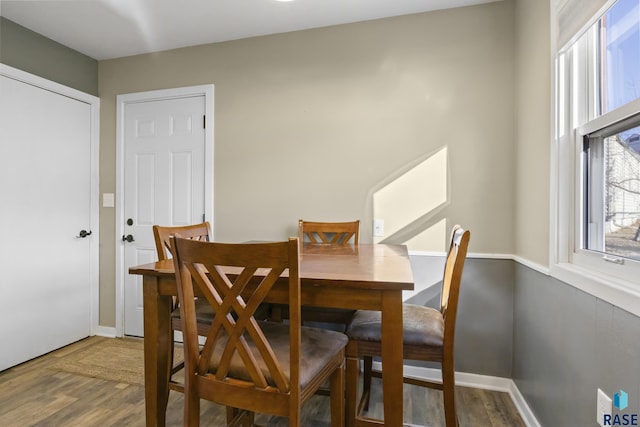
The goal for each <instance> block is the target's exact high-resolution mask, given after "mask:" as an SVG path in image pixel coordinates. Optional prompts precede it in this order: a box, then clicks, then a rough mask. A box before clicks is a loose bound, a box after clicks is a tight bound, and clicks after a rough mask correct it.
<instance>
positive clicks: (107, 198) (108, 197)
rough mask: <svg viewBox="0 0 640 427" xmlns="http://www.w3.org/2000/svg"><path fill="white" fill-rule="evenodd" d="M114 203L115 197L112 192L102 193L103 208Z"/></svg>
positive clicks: (109, 206) (112, 205) (110, 206)
mask: <svg viewBox="0 0 640 427" xmlns="http://www.w3.org/2000/svg"><path fill="white" fill-rule="evenodd" d="M115 205H116V202H115V197H114V194H113V193H103V194H102V207H104V208H112V207H114V206H115Z"/></svg>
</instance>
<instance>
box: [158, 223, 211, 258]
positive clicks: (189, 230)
mask: <svg viewBox="0 0 640 427" xmlns="http://www.w3.org/2000/svg"><path fill="white" fill-rule="evenodd" d="M176 233H177V234H179V235H180V237H182V238H185V239H193V240H204V241H209V236H210V235H211V227H210V226H209V223H208V222H207V221H205V222H203V223H200V224H193V225H182V226H175V227H165V226H161V225H154V226H153V237H154V238H155V241H156V252H157V253H158V261H163V260H165V259H169V258H170V255H171V247H170V243H169V238H171V237H172V236H174V235H175V234H176Z"/></svg>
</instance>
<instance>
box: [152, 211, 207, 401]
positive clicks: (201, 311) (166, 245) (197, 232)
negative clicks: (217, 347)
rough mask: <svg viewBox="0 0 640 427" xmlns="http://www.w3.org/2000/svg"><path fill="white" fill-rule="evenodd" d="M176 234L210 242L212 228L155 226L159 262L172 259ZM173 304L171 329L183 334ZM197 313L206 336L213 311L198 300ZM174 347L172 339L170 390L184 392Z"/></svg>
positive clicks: (200, 226) (180, 321)
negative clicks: (173, 239) (172, 248)
mask: <svg viewBox="0 0 640 427" xmlns="http://www.w3.org/2000/svg"><path fill="white" fill-rule="evenodd" d="M176 233H177V234H179V235H180V236H181V237H183V238H188V239H193V240H199V241H209V236H210V235H211V227H210V226H209V223H208V222H203V223H201V224H193V225H184V226H174V227H169V226H160V225H154V226H153V237H154V239H155V243H156V252H157V254H158V260H159V261H163V260H165V259H169V258H170V256H171V254H172V252H171V243H170V241H169V239H170V238H171V237H172V236H174V235H175V234H176ZM173 304H174V306H173V310H172V312H171V329H172V330H173V331H180V332H182V320H181V319H180V309H179V308H178V304H177V299H174V302H173ZM196 313H197V318H198V323H197V324H198V333H199V334H200V335H206V334H207V331H208V330H209V327H210V326H211V322H212V321H213V310H212V309H211V306H210V305H209V304H208V303H207V302H206V301H205V300H202V299H198V300H197V301H196ZM174 347H175V342H174V340H173V337H172V340H171V355H170V359H169V360H171V366H172V367H171V373H170V375H169V389H171V390H176V391H179V392H184V384H183V383H181V382H179V381H177V380H175V379H174V378H173V377H174V375H175V374H176V373H177V372H178V371H180V370H181V369H183V368H184V362H179V363H176V364H173V359H174Z"/></svg>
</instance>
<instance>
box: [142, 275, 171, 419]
mask: <svg viewBox="0 0 640 427" xmlns="http://www.w3.org/2000/svg"><path fill="white" fill-rule="evenodd" d="M158 282H159V278H158V277H154V276H144V278H143V280H142V294H143V308H144V397H145V411H146V422H147V424H146V425H147V426H148V427H164V425H165V414H166V409H167V401H168V399H169V374H170V371H171V366H170V360H171V359H170V358H169V352H170V351H171V340H172V339H173V337H172V333H173V332H172V331H171V303H172V298H171V296H162V295H160V294H159V293H158V284H159V283H158Z"/></svg>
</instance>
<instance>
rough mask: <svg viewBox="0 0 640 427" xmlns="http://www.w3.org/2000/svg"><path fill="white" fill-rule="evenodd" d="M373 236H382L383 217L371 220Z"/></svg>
mask: <svg viewBox="0 0 640 427" xmlns="http://www.w3.org/2000/svg"><path fill="white" fill-rule="evenodd" d="M373 237H384V219H374V220H373Z"/></svg>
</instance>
